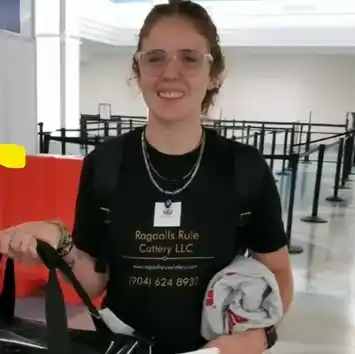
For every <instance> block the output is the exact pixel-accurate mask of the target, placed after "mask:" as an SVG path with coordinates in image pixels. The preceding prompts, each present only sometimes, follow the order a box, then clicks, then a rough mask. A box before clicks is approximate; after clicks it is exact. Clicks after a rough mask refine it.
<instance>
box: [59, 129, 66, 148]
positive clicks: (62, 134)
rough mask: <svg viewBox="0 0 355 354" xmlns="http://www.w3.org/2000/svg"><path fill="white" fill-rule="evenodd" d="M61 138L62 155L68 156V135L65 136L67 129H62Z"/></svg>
mask: <svg viewBox="0 0 355 354" xmlns="http://www.w3.org/2000/svg"><path fill="white" fill-rule="evenodd" d="M60 136H61V138H62V143H61V153H62V155H66V153H67V145H66V141H65V138H66V134H65V128H60Z"/></svg>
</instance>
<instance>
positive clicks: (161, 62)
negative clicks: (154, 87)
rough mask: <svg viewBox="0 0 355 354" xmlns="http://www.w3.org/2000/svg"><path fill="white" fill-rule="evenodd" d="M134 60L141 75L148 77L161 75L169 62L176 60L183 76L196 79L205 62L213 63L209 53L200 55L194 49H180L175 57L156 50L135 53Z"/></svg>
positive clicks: (200, 53)
mask: <svg viewBox="0 0 355 354" xmlns="http://www.w3.org/2000/svg"><path fill="white" fill-rule="evenodd" d="M135 58H136V60H137V62H138V64H139V67H140V70H141V71H142V74H146V75H148V76H159V75H161V74H162V73H163V72H164V71H165V70H166V68H167V67H168V65H169V63H170V61H171V60H177V61H178V63H179V64H180V70H181V71H182V73H183V74H184V75H186V76H190V77H196V76H198V75H199V74H200V72H201V69H202V68H203V65H204V63H205V62H206V60H207V61H208V62H210V63H212V62H213V57H212V55H211V54H210V53H202V52H200V51H199V50H195V49H181V50H179V51H178V52H177V53H176V54H175V55H171V54H168V53H167V52H165V51H164V50H160V49H156V50H151V51H147V52H137V53H136V54H135Z"/></svg>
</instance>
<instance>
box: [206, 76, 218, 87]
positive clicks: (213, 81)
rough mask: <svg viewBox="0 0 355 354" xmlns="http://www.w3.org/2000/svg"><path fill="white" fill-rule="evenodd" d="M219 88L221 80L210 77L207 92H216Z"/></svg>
mask: <svg viewBox="0 0 355 354" xmlns="http://www.w3.org/2000/svg"><path fill="white" fill-rule="evenodd" d="M220 87H221V79H220V77H219V76H216V77H211V79H210V82H209V84H208V87H207V91H213V90H216V89H217V90H218V89H219V88H220Z"/></svg>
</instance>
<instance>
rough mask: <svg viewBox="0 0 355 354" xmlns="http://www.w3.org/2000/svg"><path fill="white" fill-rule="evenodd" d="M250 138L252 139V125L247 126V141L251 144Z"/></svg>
mask: <svg viewBox="0 0 355 354" xmlns="http://www.w3.org/2000/svg"><path fill="white" fill-rule="evenodd" d="M249 140H250V125H248V126H247V141H246V143H247V145H249V142H250V141H249Z"/></svg>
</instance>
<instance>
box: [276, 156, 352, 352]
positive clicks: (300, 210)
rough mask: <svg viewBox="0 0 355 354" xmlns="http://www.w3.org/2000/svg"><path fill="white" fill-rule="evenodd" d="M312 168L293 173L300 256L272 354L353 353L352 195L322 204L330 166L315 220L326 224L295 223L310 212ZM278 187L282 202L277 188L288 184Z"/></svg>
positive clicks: (329, 168) (295, 231) (331, 169)
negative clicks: (289, 303)
mask: <svg viewBox="0 0 355 354" xmlns="http://www.w3.org/2000/svg"><path fill="white" fill-rule="evenodd" d="M330 160H332V158H330ZM315 168H316V164H315V163H313V164H312V165H300V169H299V173H298V185H297V195H296V203H295V213H294V227H293V234H292V240H293V244H296V245H301V246H303V247H304V253H303V254H301V255H294V256H292V263H293V270H294V278H295V291H296V292H295V298H294V302H293V305H292V308H291V310H290V312H289V313H288V314H287V316H286V317H285V319H284V321H283V323H282V325H281V327H280V341H279V343H278V344H277V345H276V346H275V348H274V349H273V350H272V351H271V353H272V354H350V353H355V232H354V231H355V203H354V200H353V198H354V192H353V190H352V189H349V190H341V191H340V195H341V196H342V197H344V198H346V199H347V201H346V202H343V203H341V204H339V203H338V204H332V203H329V202H327V201H325V198H326V197H327V196H329V195H331V194H332V187H333V178H334V173H335V164H331V163H329V164H325V166H324V173H323V178H322V185H321V195H320V201H319V215H320V216H321V217H322V218H324V219H326V220H328V223H326V224H308V223H304V222H302V221H300V218H301V217H303V216H306V215H307V214H308V213H310V210H311V203H312V198H313V186H314V180H315ZM286 178H287V177H286ZM279 183H280V190H281V195H282V197H283V200H285V199H287V198H286V194H287V193H286V192H285V190H284V191H283V188H281V187H282V183H284V184H286V185H287V181H286V180H285V181H282V180H280V182H279ZM352 183H354V182H350V183H349V186H351V184H352Z"/></svg>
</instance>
